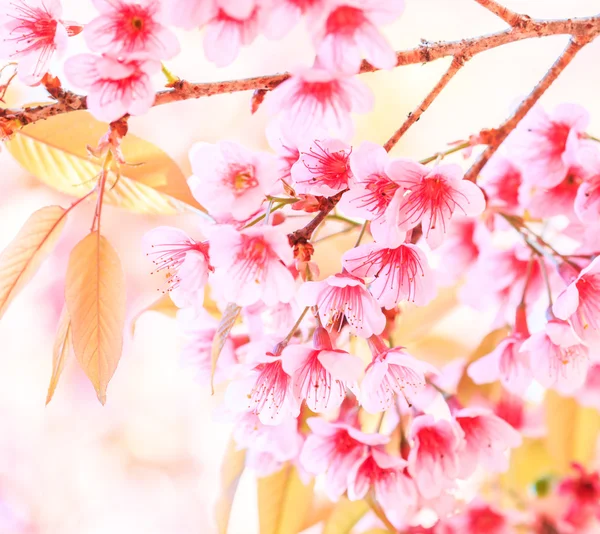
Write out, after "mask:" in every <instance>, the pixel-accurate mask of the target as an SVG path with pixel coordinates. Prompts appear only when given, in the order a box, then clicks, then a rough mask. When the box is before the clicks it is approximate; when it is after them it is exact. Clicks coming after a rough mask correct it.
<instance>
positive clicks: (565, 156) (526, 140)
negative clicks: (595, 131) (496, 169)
mask: <svg viewBox="0 0 600 534" xmlns="http://www.w3.org/2000/svg"><path fill="white" fill-rule="evenodd" d="M588 123H589V115H588V113H587V111H586V110H585V109H583V108H582V107H581V106H578V105H575V104H561V105H559V106H557V107H556V108H555V109H554V111H553V112H552V113H546V112H545V111H544V109H543V108H542V107H541V106H539V105H538V106H535V107H534V108H533V109H532V110H531V111H530V112H529V113H528V114H527V115H526V116H525V118H524V119H523V120H522V121H521V122H520V123H519V125H518V126H517V128H516V130H515V131H514V132H513V133H512V134H511V136H510V137H509V146H510V149H511V151H512V153H513V154H515V155H516V156H517V158H518V161H519V162H520V163H521V168H522V169H523V178H524V180H525V181H526V182H529V183H530V184H532V185H535V186H537V187H545V188H552V187H555V186H557V185H558V184H560V183H561V182H562V181H563V180H564V179H565V178H566V176H567V174H568V172H569V167H570V166H571V165H572V164H573V163H575V162H576V158H577V151H578V149H579V146H580V134H582V133H583V132H584V131H585V129H586V127H587V125H588Z"/></svg>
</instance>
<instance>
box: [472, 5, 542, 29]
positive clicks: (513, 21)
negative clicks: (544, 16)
mask: <svg viewBox="0 0 600 534" xmlns="http://www.w3.org/2000/svg"><path fill="white" fill-rule="evenodd" d="M475 2H477V3H478V4H480V5H482V6H483V7H485V8H486V9H488V10H489V11H491V12H492V13H493V14H494V15H496V16H497V17H500V18H501V19H502V20H503V21H504V22H506V24H508V25H509V26H513V27H516V26H525V25H526V24H528V22H529V21H530V20H531V19H530V18H529V17H527V16H526V15H520V14H519V13H515V12H514V11H511V10H510V9H508V8H506V7H504V6H502V5H500V4H499V3H498V2H496V0H475Z"/></svg>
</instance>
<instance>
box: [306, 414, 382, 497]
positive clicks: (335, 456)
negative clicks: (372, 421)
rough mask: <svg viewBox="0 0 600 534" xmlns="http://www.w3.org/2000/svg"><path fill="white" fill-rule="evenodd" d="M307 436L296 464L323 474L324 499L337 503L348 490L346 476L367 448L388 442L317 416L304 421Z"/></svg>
mask: <svg viewBox="0 0 600 534" xmlns="http://www.w3.org/2000/svg"><path fill="white" fill-rule="evenodd" d="M306 422H307V424H308V426H309V427H310V429H311V431H312V432H311V433H310V434H309V435H308V437H307V438H306V441H305V442H304V446H303V447H302V452H301V453H300V464H301V465H302V467H303V468H304V469H306V471H308V472H309V473H311V474H313V475H321V474H325V490H326V492H327V496H328V497H329V498H330V499H331V500H333V501H337V500H338V499H339V498H340V497H341V496H342V495H343V494H344V492H345V491H346V490H347V489H348V475H349V473H350V470H351V469H352V467H354V465H355V464H356V462H358V461H359V460H360V459H361V458H363V457H364V456H365V455H366V453H367V452H368V450H369V448H368V446H370V445H384V444H385V443H387V442H388V441H389V437H388V436H384V435H382V434H365V433H364V432H361V431H360V430H358V429H357V428H355V427H353V426H352V425H349V424H346V423H341V422H335V423H330V422H328V421H325V420H324V419H321V418H318V417H311V418H309V419H307V420H306Z"/></svg>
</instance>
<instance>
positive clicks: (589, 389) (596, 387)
mask: <svg viewBox="0 0 600 534" xmlns="http://www.w3.org/2000/svg"><path fill="white" fill-rule="evenodd" d="M575 398H576V399H577V401H578V402H579V404H581V405H582V406H590V407H592V408H596V410H598V411H600V363H593V364H592V365H591V366H590V368H589V369H588V372H587V376H586V377H585V382H584V384H583V386H582V387H581V388H580V389H579V391H577V392H576V393H575Z"/></svg>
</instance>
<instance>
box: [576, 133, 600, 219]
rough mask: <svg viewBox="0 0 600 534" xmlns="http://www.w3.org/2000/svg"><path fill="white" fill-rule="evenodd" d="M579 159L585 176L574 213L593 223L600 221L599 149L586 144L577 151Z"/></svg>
mask: <svg viewBox="0 0 600 534" xmlns="http://www.w3.org/2000/svg"><path fill="white" fill-rule="evenodd" d="M579 159H580V161H581V164H582V167H583V168H584V169H585V176H584V181H583V183H582V184H581V186H580V187H579V190H578V191H577V197H576V198H575V213H576V214H577V216H578V217H579V219H580V220H581V222H583V223H588V224H593V223H597V222H598V221H600V151H599V150H598V148H597V147H596V146H593V145H590V144H587V145H586V146H585V147H584V148H582V149H581V150H580V151H579Z"/></svg>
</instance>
